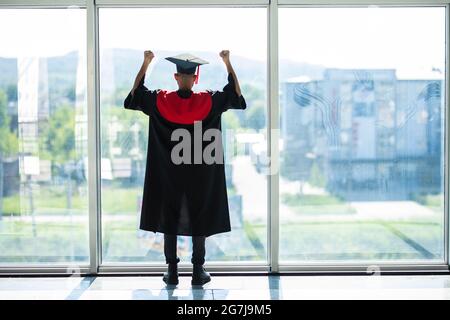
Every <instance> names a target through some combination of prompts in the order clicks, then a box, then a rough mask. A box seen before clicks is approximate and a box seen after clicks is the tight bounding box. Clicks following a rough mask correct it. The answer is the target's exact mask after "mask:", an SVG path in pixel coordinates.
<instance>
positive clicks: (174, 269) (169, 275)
mask: <svg viewBox="0 0 450 320" xmlns="http://www.w3.org/2000/svg"><path fill="white" fill-rule="evenodd" d="M163 281H164V282H165V283H166V284H178V265H177V264H176V263H169V265H168V267H167V272H164V276H163Z"/></svg>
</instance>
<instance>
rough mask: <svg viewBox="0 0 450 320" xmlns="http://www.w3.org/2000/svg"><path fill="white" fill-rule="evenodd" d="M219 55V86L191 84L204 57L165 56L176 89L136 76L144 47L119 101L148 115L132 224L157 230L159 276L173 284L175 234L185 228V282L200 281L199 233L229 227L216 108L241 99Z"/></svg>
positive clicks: (225, 55)
mask: <svg viewBox="0 0 450 320" xmlns="http://www.w3.org/2000/svg"><path fill="white" fill-rule="evenodd" d="M219 55H220V57H221V58H222V60H223V62H224V64H225V66H226V68H227V72H228V79H227V80H228V83H227V84H226V85H225V86H224V87H223V89H222V90H205V91H199V92H194V91H193V90H192V87H193V86H194V84H196V83H197V82H198V80H199V71H200V65H203V64H207V63H208V62H207V61H205V60H202V59H200V58H198V57H195V56H193V55H191V54H180V55H177V56H174V57H167V58H166V59H167V60H169V61H171V62H173V63H174V64H175V65H176V69H177V72H176V73H175V74H174V78H175V80H176V81H177V84H178V90H173V91H171V90H164V89H155V90H150V89H148V88H147V87H146V86H145V85H144V79H145V73H146V71H147V68H148V66H149V65H150V63H151V61H152V60H153V58H154V54H153V52H152V51H150V50H147V51H145V52H144V62H143V64H142V66H141V68H140V70H139V72H138V74H137V76H136V79H135V82H134V85H133V88H132V90H131V91H130V93H129V94H128V95H127V97H126V98H125V101H124V108H126V109H131V110H139V111H142V112H143V113H144V114H145V115H147V116H149V135H148V136H149V141H148V148H147V164H146V172H145V179H144V190H143V200H142V209H141V220H140V229H142V230H147V231H153V232H161V233H164V254H165V258H166V263H167V264H168V272H167V273H165V274H164V276H163V280H164V281H165V282H166V283H167V284H178V271H177V264H178V262H180V259H179V258H178V257H177V253H176V249H177V235H186V236H192V243H193V252H192V259H191V262H192V264H193V273H192V281H191V283H192V284H193V285H202V284H204V283H206V282H208V281H210V279H211V277H210V275H209V273H208V272H206V271H205V269H204V267H203V264H204V263H205V238H206V237H208V236H210V235H213V234H217V233H223V232H229V231H231V226H230V216H229V208H228V196H227V188H226V179H225V167H224V152H223V143H222V135H221V116H222V113H223V112H225V111H227V110H228V109H246V107H247V104H246V101H245V99H244V97H243V95H242V93H241V90H240V86H239V82H238V79H237V76H236V73H235V72H234V70H233V67H232V65H231V62H230V52H229V50H222V51H221V52H220V53H219ZM196 71H197V73H195V72H196Z"/></svg>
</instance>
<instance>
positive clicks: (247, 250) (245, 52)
mask: <svg viewBox="0 0 450 320" xmlns="http://www.w3.org/2000/svg"><path fill="white" fill-rule="evenodd" d="M99 13H100V18H99V21H100V63H101V68H100V75H101V78H100V85H101V123H102V127H101V129H102V144H101V146H102V149H101V151H102V230H103V237H102V238H103V245H102V248H103V261H104V262H105V263H118V262H146V263H149V262H154V263H164V261H165V260H164V253H163V243H164V242H163V240H164V237H163V234H161V233H156V234H155V233H153V232H148V231H144V230H138V229H137V227H138V226H139V218H140V208H141V207H140V206H141V203H142V194H143V193H142V191H143V184H144V173H145V165H146V161H147V159H146V156H147V140H148V121H149V118H148V117H147V116H146V115H145V114H144V113H142V112H133V111H131V110H125V109H124V108H123V99H124V97H126V95H127V94H128V92H129V91H130V90H131V88H132V86H133V83H134V79H135V77H136V74H137V72H138V71H139V68H140V66H141V64H142V60H143V52H144V50H152V51H153V52H154V53H155V59H154V60H153V61H152V63H151V65H150V67H149V69H148V71H147V73H146V77H145V84H146V86H147V87H148V88H149V89H157V88H164V89H168V90H175V89H177V84H176V81H175V80H174V77H173V74H174V73H175V72H176V69H175V66H174V64H172V63H171V62H169V61H167V60H165V59H164V57H168V56H171V55H175V54H179V53H182V52H191V53H193V54H195V55H197V56H199V57H202V58H203V59H205V60H207V61H209V64H207V65H204V66H202V68H201V72H200V79H199V83H198V84H197V85H194V88H193V90H194V91H201V90H204V89H208V88H211V89H214V90H222V88H223V87H224V85H225V84H226V83H227V72H226V67H225V66H224V65H223V62H222V59H221V58H220V56H219V52H220V51H221V50H223V49H229V50H230V57H231V61H232V64H233V67H234V69H235V71H236V74H237V75H238V78H239V82H240V86H241V88H242V91H243V92H245V98H246V101H247V105H248V106H249V107H248V108H247V109H246V110H231V109H230V110H228V111H226V112H225V113H223V115H222V131H223V141H224V148H225V164H226V166H225V173H226V178H227V189H228V190H227V192H228V202H229V209H230V219H231V227H232V231H231V232H230V233H226V234H218V235H214V236H213V237H208V238H207V240H206V254H207V256H206V259H207V260H208V261H235V262H236V261H266V260H267V206H266V202H267V185H266V178H267V176H266V175H265V174H264V173H263V172H262V170H263V168H261V165H262V164H263V162H262V161H263V160H264V159H263V157H264V153H265V148H264V147H265V145H266V137H267V133H266V131H267V125H266V117H267V116H266V108H267V107H266V95H265V84H266V82H267V76H266V63H267V58H266V47H267V44H266V34H267V32H266V20H265V19H266V9H264V8H201V9H200V8H171V9H169V8H145V9H123V8H120V9H117V8H105V9H100V12H99ZM187 16H190V17H197V19H192V20H191V21H190V22H189V28H190V29H191V30H196V34H200V36H198V37H196V36H192V37H179V32H180V30H179V27H180V25H179V24H174V23H173V21H179V20H180V19H181V18H184V17H187ZM231 19H233V21H234V23H233V24H230V20H231ZM117 21H122V23H120V24H117ZM205 26H208V27H207V28H206V27H205ZM161 30H164V32H163V33H162V32H161ZM131 34H132V35H133V36H132V37H130V35H131ZM238 34H239V36H238V37H237V36H236V35H238ZM205 39H208V41H205ZM248 39H252V41H251V42H248ZM150 121H151V119H150ZM191 252H192V242H191V238H190V237H183V236H179V237H178V254H179V256H180V258H181V259H182V261H189V256H190V254H191Z"/></svg>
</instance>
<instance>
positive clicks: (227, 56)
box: [219, 50, 230, 61]
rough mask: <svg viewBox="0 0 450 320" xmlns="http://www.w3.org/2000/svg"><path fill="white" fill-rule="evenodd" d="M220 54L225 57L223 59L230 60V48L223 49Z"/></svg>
mask: <svg viewBox="0 0 450 320" xmlns="http://www.w3.org/2000/svg"><path fill="white" fill-rule="evenodd" d="M219 55H220V57H221V58H222V59H223V61H228V60H230V50H222V51H220V53H219Z"/></svg>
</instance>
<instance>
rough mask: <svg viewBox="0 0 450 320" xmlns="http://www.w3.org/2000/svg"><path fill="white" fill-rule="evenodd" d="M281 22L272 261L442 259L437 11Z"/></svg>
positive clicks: (441, 73) (312, 16)
mask: <svg viewBox="0 0 450 320" xmlns="http://www.w3.org/2000/svg"><path fill="white" fill-rule="evenodd" d="M418 21H420V23H417V22H418ZM279 22H280V26H279V35H280V36H279V37H280V39H279V46H280V49H279V52H280V70H281V72H280V90H281V96H283V97H285V98H284V99H282V100H281V101H280V120H281V122H282V124H283V131H282V135H281V139H282V143H283V146H284V149H283V150H282V151H281V152H280V160H281V169H280V248H281V251H280V260H281V261H283V262H305V261H306V262H314V261H315V262H323V261H339V262H343V261H346V262H354V261H356V262H361V261H385V262H386V261H388V262H389V261H403V262H404V261H413V262H414V261H428V262H433V261H436V262H439V261H443V260H444V246H443V244H444V171H443V168H444V149H443V144H444V110H445V107H444V96H443V91H442V90H441V88H443V86H444V82H445V8H444V7H420V8H419V7H411V8H393V7H392V8H389V7H380V8H280V10H279ZM330 25H332V26H333V28H330V27H329V26H330ZM293 38H295V41H293ZM299 76H302V77H303V78H308V79H309V80H308V81H306V82H304V81H302V82H301V83H300V82H299V81H298V80H295V79H298V77H299ZM349 83H351V90H349V87H348V84H349ZM299 85H301V86H302V87H303V88H309V89H308V91H307V90H297V88H298V86H299ZM303 101H307V103H302V102H303Z"/></svg>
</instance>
